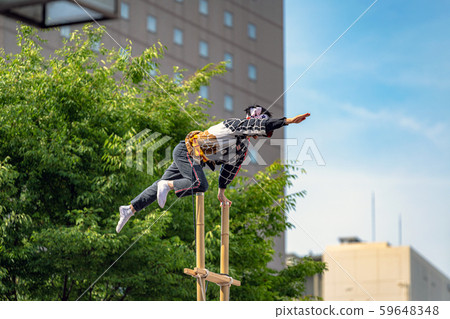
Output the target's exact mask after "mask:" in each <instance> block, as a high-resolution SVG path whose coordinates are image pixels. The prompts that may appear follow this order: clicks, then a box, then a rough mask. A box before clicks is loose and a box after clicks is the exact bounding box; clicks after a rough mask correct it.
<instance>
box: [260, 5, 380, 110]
mask: <svg viewBox="0 0 450 319" xmlns="http://www.w3.org/2000/svg"><path fill="white" fill-rule="evenodd" d="M377 2H378V0H375V1H374V2H373V3H372V4H371V5H370V6H369V7H368V8H367V9H366V10H364V12H363V13H361V14H360V15H359V17H358V18H356V20H355V21H353V23H352V24H351V25H350V26H349V27H348V28H347V29H346V30H345V31H344V32H342V34H341V35H340V36H339V37H338V38H337V39H336V40H334V42H333V43H331V44H330V45H329V46H328V48H326V49H325V51H323V52H322V53H321V54H320V55H319V56H318V57H317V58H316V59H315V60H314V61H313V62H312V63H311V64H310V65H309V66H308V67H307V68H306V69H305V71H303V72H302V74H300V76H299V77H298V78H297V79H296V80H295V81H294V82H293V83H292V84H291V85H289V87H288V88H287V89H286V90H285V91H284V92H283V94H281V95H280V96H279V97H278V98H277V99H276V100H275V101H274V102H273V103H272V104H270V106H269V107H268V108H267V110H269V109H270V108H271V107H272V106H273V105H274V104H275V103H277V102H278V100H279V99H281V98H282V97H283V96H284V95H285V94H286V93H287V91H289V90H290V89H291V88H292V87H293V86H294V85H295V84H296V83H297V82H298V80H300V79H301V78H302V77H303V76H304V75H305V74H306V72H308V71H309V69H311V68H312V67H313V66H314V64H316V63H317V62H318V61H319V60H320V59H321V58H322V57H323V56H324V55H325V53H327V52H328V51H329V50H330V49H331V48H332V47H333V46H334V45H335V44H336V43H337V42H338V41H339V40H340V39H341V38H342V37H343V36H344V35H345V34H346V33H347V31H348V30H350V29H351V28H352V27H353V26H354V25H355V24H356V22H358V21H359V20H360V19H361V18H362V17H363V16H364V15H365V14H366V13H367V11H369V10H370V9H371V8H372V7H373V6H374V5H375V3H377Z"/></svg>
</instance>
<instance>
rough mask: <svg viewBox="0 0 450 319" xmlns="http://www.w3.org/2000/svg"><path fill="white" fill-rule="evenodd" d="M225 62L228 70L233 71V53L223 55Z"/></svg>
mask: <svg viewBox="0 0 450 319" xmlns="http://www.w3.org/2000/svg"><path fill="white" fill-rule="evenodd" d="M223 60H224V61H226V62H227V65H226V68H227V69H228V70H233V55H232V54H231V53H227V52H225V54H224V55H223Z"/></svg>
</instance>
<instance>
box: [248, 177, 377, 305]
mask: <svg viewBox="0 0 450 319" xmlns="http://www.w3.org/2000/svg"><path fill="white" fill-rule="evenodd" d="M252 179H253V181H254V182H255V183H256V185H258V186H259V187H260V188H261V189H262V190H263V191H264V192H265V193H266V194H267V195H269V197H270V198H272V200H273V201H274V202H275V203H276V204H277V205H278V206H280V208H281V209H283V207H281V205H280V204H279V203H278V201H276V200H275V199H274V198H273V196H272V195H270V194H269V193H268V192H267V191H266V190H265V189H264V188H263V187H261V185H259V183H258V181H257V180H256V179H254V178H253V177H252ZM286 215H288V217H289V218H290V219H292V221H293V222H294V224H295V225H296V226H298V227H299V228H300V229H301V230H303V232H305V234H306V235H307V236H308V237H309V238H310V239H311V240H312V241H313V242H315V243H316V245H317V246H319V248H320V249H321V250H322V251H323V252H324V254H326V255H327V256H328V257H330V259H332V260H333V261H334V262H335V263H336V264H337V265H338V266H339V268H341V269H342V271H343V272H344V273H345V274H346V275H347V276H348V277H349V278H350V279H351V280H352V281H353V282H354V283H355V284H357V285H358V286H359V288H361V289H362V290H363V291H364V293H366V294H367V295H368V296H369V298H370V299H372V301H375V299H374V298H373V297H372V295H371V294H370V293H369V292H368V291H367V290H366V289H365V288H364V287H363V286H362V285H361V284H360V283H359V282H358V281H357V280H356V279H355V278H353V276H352V275H350V274H349V273H348V272H347V271H346V270H345V269H344V267H342V265H341V264H340V263H339V262H338V261H337V260H336V259H334V258H333V256H331V255H330V254H329V253H328V252H327V251H326V250H325V249H324V248H323V246H322V245H321V244H320V243H319V242H318V241H317V240H316V239H315V238H314V237H313V236H312V235H311V234H310V233H309V232H308V231H307V230H306V229H305V228H303V227H302V226H301V225H300V224H299V223H297V221H296V220H295V219H294V218H293V217H292V216H291V214H289V213H288V212H286Z"/></svg>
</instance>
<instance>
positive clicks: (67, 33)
mask: <svg viewBox="0 0 450 319" xmlns="http://www.w3.org/2000/svg"><path fill="white" fill-rule="evenodd" d="M59 32H60V34H61V36H62V37H63V38H66V39H69V38H70V26H68V25H66V26H62V27H61V28H60V29H59Z"/></svg>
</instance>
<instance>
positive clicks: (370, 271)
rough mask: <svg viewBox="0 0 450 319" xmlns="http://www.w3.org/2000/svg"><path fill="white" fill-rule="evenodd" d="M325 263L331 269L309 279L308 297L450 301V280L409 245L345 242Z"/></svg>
mask: <svg viewBox="0 0 450 319" xmlns="http://www.w3.org/2000/svg"><path fill="white" fill-rule="evenodd" d="M322 261H324V262H325V263H326V264H327V267H328V270H327V271H325V273H324V274H323V275H316V276H315V277H313V278H309V279H308V283H307V292H306V294H308V295H314V296H320V297H321V298H323V300H326V301H339V300H346V301H350V300H362V301H364V300H371V297H372V298H373V299H374V300H381V301H408V300H416V301H417V300H422V301H423V300H425V301H427V300H433V301H436V300H450V279H449V278H447V277H446V276H445V275H444V274H442V273H441V272H440V271H439V270H438V269H436V268H435V267H434V266H433V265H432V264H431V263H430V262H429V261H427V260H426V259H425V258H423V257H422V256H421V255H420V254H419V253H418V252H416V251H415V250H414V249H413V248H411V247H409V246H398V247H393V246H390V245H389V244H388V243H386V242H375V243H366V242H360V241H359V240H354V241H350V242H349V241H346V240H343V242H342V243H341V244H340V245H336V246H328V247H326V249H325V253H324V254H323V256H322ZM318 282H320V284H318Z"/></svg>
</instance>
